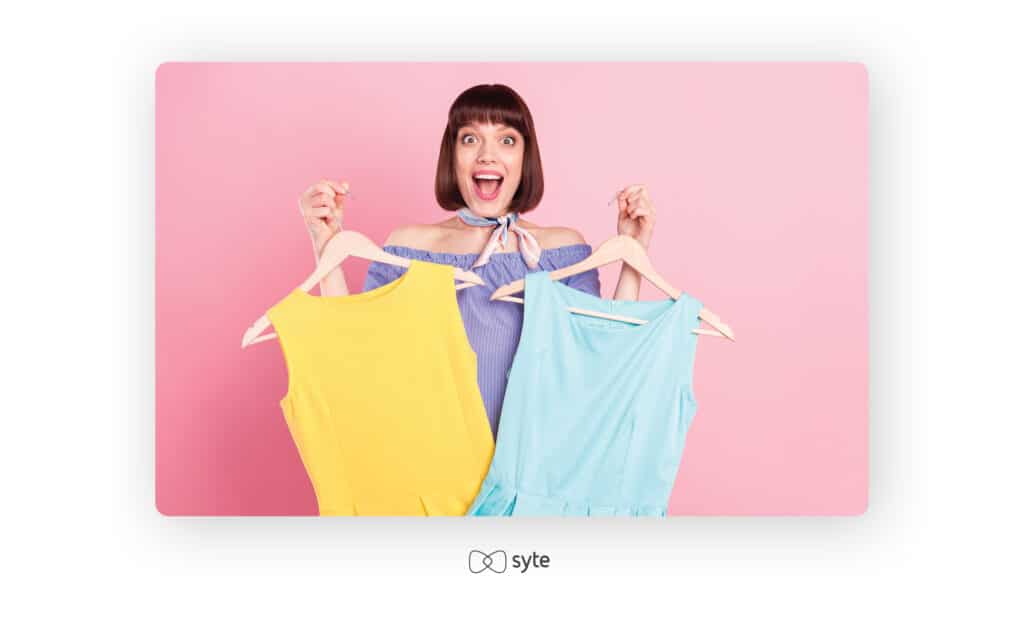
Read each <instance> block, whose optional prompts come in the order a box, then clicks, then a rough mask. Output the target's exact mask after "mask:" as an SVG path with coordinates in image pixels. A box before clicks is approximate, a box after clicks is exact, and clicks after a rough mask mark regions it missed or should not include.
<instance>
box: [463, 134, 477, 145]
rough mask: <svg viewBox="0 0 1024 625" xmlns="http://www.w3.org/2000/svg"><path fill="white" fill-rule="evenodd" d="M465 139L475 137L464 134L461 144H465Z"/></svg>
mask: <svg viewBox="0 0 1024 625" xmlns="http://www.w3.org/2000/svg"><path fill="white" fill-rule="evenodd" d="M466 139H476V137H474V136H473V135H471V134H464V135H462V143H466Z"/></svg>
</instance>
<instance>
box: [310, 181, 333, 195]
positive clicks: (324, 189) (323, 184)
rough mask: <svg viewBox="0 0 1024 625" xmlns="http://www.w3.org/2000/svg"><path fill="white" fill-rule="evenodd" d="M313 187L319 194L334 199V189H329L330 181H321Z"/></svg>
mask: <svg viewBox="0 0 1024 625" xmlns="http://www.w3.org/2000/svg"><path fill="white" fill-rule="evenodd" d="M313 187H314V188H315V189H316V190H317V191H319V192H320V193H323V194H325V195H329V196H331V197H334V189H333V188H332V187H331V184H330V181H328V180H321V181H320V182H318V183H316V184H315V185H313Z"/></svg>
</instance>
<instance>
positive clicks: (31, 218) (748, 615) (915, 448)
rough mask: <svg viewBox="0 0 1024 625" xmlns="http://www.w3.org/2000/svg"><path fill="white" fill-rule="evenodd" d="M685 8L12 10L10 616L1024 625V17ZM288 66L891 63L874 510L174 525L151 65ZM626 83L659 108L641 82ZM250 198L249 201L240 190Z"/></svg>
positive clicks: (874, 302)
mask: <svg viewBox="0 0 1024 625" xmlns="http://www.w3.org/2000/svg"><path fill="white" fill-rule="evenodd" d="M670 4H671V3H663V2H640V1H632V2H628V3H590V2H585V3H584V2H581V3H574V4H573V5H572V6H569V5H565V6H564V7H563V6H561V5H558V4H556V3H554V2H501V3H463V4H461V5H456V4H454V3H452V4H450V5H449V6H448V7H445V8H441V7H440V6H439V5H438V4H437V3H428V2H421V3H412V2H409V3H402V4H395V3H387V2H370V3H360V4H358V5H347V4H346V3H342V2H337V1H336V2H316V3H304V2H297V1H290V2H284V3H277V4H275V5H274V6H273V7H272V8H271V7H269V6H268V5H267V4H266V3H255V2H245V3H243V2H238V3H230V4H229V3H216V2H212V1H209V0H207V1H204V2H186V1H181V0H179V1H176V2H173V3H168V4H167V5H166V8H163V9H145V10H143V9H140V8H138V7H135V6H133V5H129V4H127V3H126V4H123V5H117V4H110V3H107V4H103V3H91V4H84V3H83V4H82V5H80V6H62V5H60V4H56V3H49V4H47V5H45V6H39V5H38V4H36V5H34V6H33V8H32V9H26V8H24V7H21V8H16V9H14V12H13V13H12V12H11V11H12V9H11V8H10V7H8V8H7V9H5V14H4V17H3V20H2V23H0V46H2V47H3V54H2V59H0V63H2V64H3V74H2V78H3V86H4V89H3V95H2V96H0V123H2V125H3V126H2V137H0V150H2V163H0V164H2V172H3V174H2V180H3V196H2V197H3V205H2V210H3V215H4V218H5V219H4V222H3V228H2V233H3V239H2V242H0V243H2V245H0V250H2V253H3V256H2V261H3V264H2V267H3V283H2V290H0V293H3V294H4V295H5V297H3V298H2V299H0V306H2V311H3V313H2V314H3V316H2V318H3V322H4V327H5V330H6V333H5V336H4V339H5V340H4V343H3V354H4V358H3V360H2V362H3V363H4V377H3V379H4V384H3V391H4V400H5V401H4V410H3V412H2V416H0V418H2V419H3V423H4V427H3V434H4V436H3V445H2V453H0V476H2V480H3V482H2V484H3V492H2V499H0V501H2V502H3V503H4V504H5V505H4V506H3V508H4V514H3V521H2V533H0V540H2V553H0V562H2V567H3V570H4V572H5V573H6V575H5V578H6V581H5V582H4V588H3V592H2V595H3V599H2V604H0V611H3V613H5V614H6V615H7V616H9V613H11V612H15V613H18V615H19V620H21V619H23V618H27V619H31V620H52V619H53V618H54V617H62V618H63V619H66V620H71V619H76V620H79V619H84V618H86V617H87V616H89V615H95V616H99V617H102V618H104V619H105V620H106V619H112V620H126V619H128V618H133V619H135V618H137V619H140V620H145V621H157V622H192V621H196V622H214V621H219V620H224V619H230V622H247V621H250V620H251V621H276V622H300V619H307V620H308V619H313V618H316V619H317V620H327V621H329V622H353V621H355V620H356V619H359V620H360V621H365V620H367V619H373V621H374V622H376V621H378V620H382V619H385V618H387V620H389V621H390V620H392V619H395V620H397V618H399V617H401V618H403V619H409V620H415V621H419V620H424V619H425V620H430V621H433V620H448V621H466V620H470V619H473V620H477V621H494V620H496V621H510V620H516V621H519V622H529V621H530V620H535V621H538V622H546V621H550V620H553V619H554V618H556V617H557V618H561V619H565V618H571V619H572V622H577V621H580V620H583V619H584V618H586V617H587V615H588V614H589V615H593V616H601V617H602V618H601V621H602V622H605V621H609V622H614V621H622V620H628V622H635V621H638V620H640V619H645V618H646V619H653V618H657V619H659V620H665V621H672V622H687V621H692V622H741V621H744V622H748V621H750V620H751V619H757V620H758V621H764V620H767V621H769V622H776V621H783V620H785V621H787V622H815V623H818V622H839V623H847V622H849V623H858V624H862V623H865V622H872V621H884V622H889V621H892V620H894V619H896V618H901V619H913V620H914V622H918V620H919V619H923V618H935V617H950V618H955V619H957V620H959V621H964V620H966V619H971V620H972V621H974V622H991V621H996V622H1008V621H1011V620H1016V621H1017V622H1020V620H1019V619H1020V618H1021V609H1020V607H1019V603H1016V602H1014V601H1012V599H1011V591H1019V590H1020V586H1021V573H1020V568H1019V565H1020V562H1021V557H1022V555H1024V553H1022V539H1021V536H1020V533H1021V531H1022V527H1021V520H1022V519H1021V512H1022V504H1021V490H1022V489H1021V484H1020V482H1021V477H1022V475H1024V471H1022V469H1024V467H1022V461H1021V454H1020V453H1019V450H1020V448H1021V445H1022V435H1024V427H1022V425H1021V420H1022V417H1024V410H1022V407H1021V403H1022V400H1021V388H1022V386H1024V382H1022V381H1021V380H1020V375H1021V367H1020V365H1019V357H1018V353H1019V351H1020V349H1021V348H1022V340H1021V338H1022V334H1024V332H1022V330H1021V324H1022V323H1024V315H1022V312H1024V310H1022V308H1024V307H1022V301H1021V296H1020V288H1021V285H1020V282H1021V280H1020V273H1021V272H1020V267H1021V266H1022V265H1024V263H1022V260H1024V259H1022V252H1021V248H1022V247H1024V242H1022V240H1021V239H1022V232H1021V225H1022V220H1021V218H1020V213H1021V211H1022V210H1024V202H1022V201H1021V200H1022V197H1021V196H1022V194H1021V192H1020V180H1021V171H1022V162H1021V157H1020V148H1021V144H1022V139H1024V133H1022V126H1024V124H1022V121H1021V119H1022V116H1024V97H1022V86H1021V84H1022V81H1021V67H1020V63H1019V61H1020V59H1021V58H1024V54H1022V48H1024V45H1022V43H1021V41H1022V39H1024V36H1022V35H1021V33H1020V32H1019V31H1020V28H1019V27H1020V24H1021V21H1020V20H1019V19H1014V16H1013V15H1012V14H1011V13H1010V11H1009V9H1010V7H1012V6H1013V4H1014V3H995V2H981V1H979V2H972V3H955V4H954V3H948V4H947V3H932V4H928V3H903V4H898V3H894V2H869V1H865V0H862V1H860V2H850V3H843V4H842V5H841V6H840V5H838V4H836V5H834V6H829V7H826V6H824V4H825V3H821V2H774V3H771V4H768V3H762V2H714V3H700V7H699V8H692V9H687V8H677V9H671V8H668V6H666V5H670ZM954 6H955V7H956V8H944V7H954ZM659 7H660V8H659ZM542 16H543V17H542ZM286 60H287V61H353V60H374V61H391V60H394V61H410V60H422V61H448V60H471V61H515V60H522V61H529V60H538V61H541V60H559V61H571V60H589V61H600V60H623V61H643V60H653V61H661V60H672V61H676V60H762V61H788V60H822V61H833V60H841V61H862V62H864V63H865V64H866V65H867V67H868V70H869V74H870V88H871V159H872V167H871V203H872V205H871V237H872V241H871V268H870V281H871V298H872V299H871V367H872V370H871V492H870V506H869V509H868V511H867V513H866V514H865V515H863V516H861V517H849V518H785V517H779V518H763V517H762V518H757V517H750V518H741V517H736V518H713V517H694V518H669V519H664V520H639V521H637V520H624V519H590V520H587V519H555V520H544V519H531V520H518V519H517V520H512V521H511V522H510V521H508V520H504V519H431V520H421V519H372V520H368V519H330V520H320V519H298V518H296V519H291V518H262V519H237V518H229V519H182V518H164V517H162V516H160V515H159V513H157V511H156V509H155V506H154V503H153V500H154V496H153V470H154V469H153V446H154V445H153V386H154V370H153V362H154V354H153V295H154V293H153V257H154V256H153V249H154V229H153V104H154V102H153V100H154V93H153V86H154V83H153V80H154V70H155V68H156V67H157V65H158V64H159V63H161V62H163V61H286ZM621 88H622V89H624V90H629V91H631V92H632V93H634V94H635V95H636V97H637V98H643V97H644V92H645V88H644V85H643V84H640V83H637V84H633V83H626V84H623V85H621ZM295 97H316V94H295ZM353 97H358V93H353ZM385 131H386V129H385ZM638 131H646V130H642V129H638ZM655 131H656V129H655ZM223 194H224V201H225V202H231V200H232V190H231V189H228V188H226V189H224V190H223ZM238 227H239V228H245V227H246V225H245V223H244V222H240V223H239V224H238ZM808 262H813V259H808ZM253 279H258V276H254V277H253ZM232 288H233V287H232V286H231V285H225V297H230V296H231V289H232ZM195 314H201V311H196V312H195ZM778 416H779V415H770V414H766V415H764V418H766V419H771V418H775V417H778ZM471 547H477V548H482V549H485V550H491V549H495V548H504V549H506V550H507V551H510V552H526V553H529V552H531V551H534V550H536V551H538V552H541V553H544V554H547V555H549V556H550V558H551V563H552V564H551V568H550V569H547V570H539V571H530V572H529V573H526V574H518V573H515V574H509V573H507V574H505V575H502V576H499V575H495V574H491V573H485V574H481V575H471V574H469V573H468V571H467V566H466V556H467V554H468V551H469V548H471ZM4 620H9V619H8V618H4Z"/></svg>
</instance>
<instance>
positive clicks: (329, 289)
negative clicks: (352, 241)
mask: <svg viewBox="0 0 1024 625" xmlns="http://www.w3.org/2000/svg"><path fill="white" fill-rule="evenodd" d="M347 191H348V183H347V182H342V183H338V182H335V181H333V180H326V179H325V180H321V181H320V182H317V183H316V184H314V185H311V186H310V187H309V188H308V189H306V190H305V191H303V193H302V195H300V196H299V212H300V213H302V218H303V220H304V221H305V222H306V229H307V230H308V231H309V238H310V241H311V242H312V243H313V260H314V262H315V263H319V262H320V254H321V253H323V250H324V246H325V245H327V242H328V241H330V240H331V237H333V236H334V235H335V234H336V233H338V232H340V231H341V223H342V217H343V216H344V193H346V192H347ZM320 294H321V295H348V285H347V284H346V283H345V273H344V272H343V271H342V270H341V267H335V268H334V269H332V270H331V271H330V272H329V273H328V274H327V275H326V276H324V277H323V279H322V280H320Z"/></svg>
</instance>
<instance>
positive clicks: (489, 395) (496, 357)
mask: <svg viewBox="0 0 1024 625" xmlns="http://www.w3.org/2000/svg"><path fill="white" fill-rule="evenodd" d="M383 249H384V251H386V252H390V253H392V254H394V255H396V256H402V257H405V258H412V259H416V260H423V261H427V262H431V263H440V264H444V265H454V266H455V267H459V268H461V269H466V270H468V271H472V272H473V273H475V274H476V275H478V276H480V277H481V278H482V279H483V280H484V282H485V283H486V284H485V285H484V286H475V287H472V288H468V289H462V290H461V291H458V292H457V293H458V295H457V298H458V302H459V311H460V312H461V313H462V323H463V326H464V327H465V328H466V335H467V336H468V337H469V343H470V345H472V346H473V351H474V352H476V356H477V382H478V383H479V385H480V395H481V396H482V397H483V399H484V407H485V408H486V409H487V420H488V421H489V422H490V424H491V434H492V435H494V436H497V433H498V424H499V421H500V415H501V405H502V401H503V399H504V397H505V385H506V384H508V373H509V369H510V368H511V367H512V358H513V356H515V353H516V347H517V346H518V345H519V334H520V332H521V330H522V327H523V305H522V304H516V303H514V302H501V301H491V300H490V297H491V293H492V292H494V289H496V288H498V287H499V286H501V285H503V284H507V283H509V282H512V281H513V280H519V279H520V278H523V277H525V276H526V274H527V273H531V272H537V271H553V270H555V269H561V268H562V267H566V266H568V265H572V264H574V263H578V262H579V261H581V260H583V259H584V258H586V257H587V256H590V254H591V252H592V250H591V247H590V246H589V245H587V244H585V243H579V244H576V245H566V246H563V247H554V248H551V249H547V250H543V251H542V252H541V256H540V265H539V266H538V268H537V269H535V270H531V269H529V267H527V266H526V263H525V262H524V261H523V257H522V256H521V255H520V254H519V252H500V253H496V254H493V255H492V256H491V258H490V260H489V261H488V262H487V264H486V265H483V266H482V267H477V268H476V269H473V268H472V265H473V263H474V262H476V259H477V257H478V256H479V254H446V253H443V252H429V251H426V250H420V249H416V248H411V247H403V246H394V245H387V246H384V248H383ZM405 271H406V269H405V268H404V267H398V266H396V265H389V264H387V263H378V262H374V263H371V264H370V268H369V270H368V271H367V273H366V282H365V283H364V285H363V291H369V290H370V289H375V288H377V287H379V286H382V285H384V284H387V283H389V282H391V281H392V280H394V279H395V278H397V277H399V276H400V275H402V274H404V273H405ZM562 282H564V283H565V284H566V285H568V287H571V288H573V289H579V290H581V291H583V292H586V293H591V294H593V295H594V296H599V295H600V293H601V285H600V283H599V282H598V275H597V270H596V269H591V270H589V271H586V272H584V273H581V274H576V275H574V276H569V277H568V278H565V279H564V280H563V281H562Z"/></svg>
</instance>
